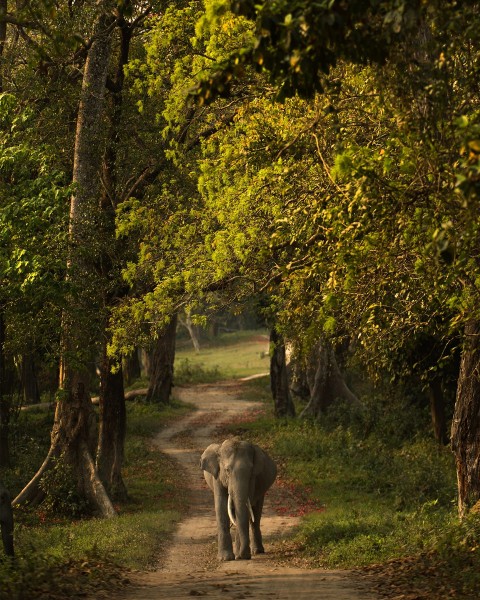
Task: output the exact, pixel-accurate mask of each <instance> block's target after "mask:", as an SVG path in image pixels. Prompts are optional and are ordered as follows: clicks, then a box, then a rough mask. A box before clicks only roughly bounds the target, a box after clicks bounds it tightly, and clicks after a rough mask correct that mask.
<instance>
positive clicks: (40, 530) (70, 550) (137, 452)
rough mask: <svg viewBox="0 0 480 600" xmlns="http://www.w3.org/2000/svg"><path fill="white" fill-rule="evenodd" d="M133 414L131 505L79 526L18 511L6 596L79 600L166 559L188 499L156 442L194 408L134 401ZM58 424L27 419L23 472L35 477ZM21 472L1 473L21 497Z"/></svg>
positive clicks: (3, 567)
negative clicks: (157, 435)
mask: <svg viewBox="0 0 480 600" xmlns="http://www.w3.org/2000/svg"><path fill="white" fill-rule="evenodd" d="M127 410H128V419H127V422H128V432H127V441H126V449H125V453H126V464H125V470H124V479H125V482H126V485H127V489H128V491H129V500H128V501H127V502H126V503H125V504H121V505H117V506H116V508H117V510H118V513H119V515H118V517H116V518H114V519H110V520H102V519H91V518H88V519H87V518H85V519H73V520H72V519H71V518H66V517H62V516H59V515H55V514H52V513H49V512H48V511H45V509H44V508H43V507H41V506H40V507H38V508H37V509H30V510H24V511H19V510H17V511H16V528H15V539H16V548H17V556H16V559H15V564H14V565H10V564H9V563H7V562H4V563H0V597H1V598H9V599H11V600H20V599H24V598H25V599H27V598H38V599H40V598H45V599H46V598H52V599H53V598H66V597H72V598H76V597H81V596H84V595H85V594H86V593H87V592H92V590H95V594H98V593H101V590H102V589H103V590H107V589H108V590H110V591H111V590H112V588H114V587H118V586H121V585H123V584H124V583H126V579H125V572H128V570H129V569H146V568H148V567H150V566H152V564H153V563H154V562H155V561H156V559H157V558H159V555H160V553H161V551H162V545H163V542H164V540H165V537H166V536H168V534H169V533H170V532H171V531H172V529H173V527H174V525H175V523H176V521H177V520H178V519H179V518H180V515H181V514H182V510H183V508H184V502H185V500H184V499H185V494H184V493H183V490H182V489H181V488H180V487H179V482H178V478H176V477H175V474H176V467H175V465H174V464H172V462H171V461H169V460H168V459H167V458H166V457H165V456H163V455H162V454H161V453H160V452H158V451H156V450H155V449H154V448H153V447H152V445H151V437H152V435H153V434H154V433H155V432H156V431H158V429H160V427H161V426H162V425H163V424H165V423H166V422H168V421H169V420H170V419H174V418H177V417H178V416H180V415H181V414H184V413H185V412H186V411H187V410H189V408H188V407H185V406H180V405H178V404H177V405H174V406H172V407H168V408H166V409H164V410H159V409H158V408H157V407H155V406H151V405H146V404H142V403H128V405H127ZM51 418H52V415H49V414H47V415H46V414H45V413H43V414H42V413H31V414H28V415H25V416H22V423H19V425H18V436H19V437H20V438H21V440H22V441H23V442H25V445H24V449H27V450H28V451H29V452H28V454H27V452H24V453H23V459H22V461H20V468H21V469H25V471H24V473H25V472H27V473H29V474H30V473H33V472H34V470H35V468H36V467H37V466H38V465H36V464H35V463H34V456H35V458H36V460H38V457H39V456H43V454H38V451H39V450H42V451H43V450H44V448H43V446H44V445H45V439H47V440H48V431H49V428H50V426H51ZM27 442H28V443H27ZM32 452H34V454H33V455H32ZM28 456H29V458H28ZM27 467H28V468H27ZM20 468H17V469H15V470H14V471H10V472H8V473H4V474H2V476H3V478H4V479H9V484H10V487H11V489H12V491H13V492H14V493H15V492H16V491H18V489H19V486H20V485H21V483H23V482H24V481H26V480H27V479H28V478H27V477H25V476H22V477H20V474H21V470H20Z"/></svg>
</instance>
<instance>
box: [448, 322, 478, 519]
mask: <svg viewBox="0 0 480 600" xmlns="http://www.w3.org/2000/svg"><path fill="white" fill-rule="evenodd" d="M464 337H465V339H464V347H463V350H462V357H461V361H460V374H459V377H458V385H457V398H456V402H455V410H454V414H453V420H452V433H451V443H452V449H453V452H454V454H455V462H456V467H457V483H458V512H459V515H460V517H463V516H465V515H466V514H467V513H468V511H469V510H470V509H471V508H472V507H473V506H474V505H475V504H478V503H480V322H478V321H475V320H473V321H470V322H469V323H467V325H466V326H465V336H464Z"/></svg>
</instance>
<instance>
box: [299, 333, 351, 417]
mask: <svg viewBox="0 0 480 600" xmlns="http://www.w3.org/2000/svg"><path fill="white" fill-rule="evenodd" d="M309 363H310V365H311V366H310V369H309V371H310V376H309V377H308V379H309V387H310V400H309V402H308V404H307V406H306V407H305V408H304V409H303V411H302V414H301V415H300V416H301V417H306V416H311V417H314V418H318V417H319V416H320V415H321V414H322V413H324V412H325V411H326V410H327V409H328V407H329V406H330V405H331V404H332V403H333V402H334V401H335V400H345V401H347V402H351V403H352V404H354V403H358V401H359V400H358V398H357V397H356V396H355V394H354V393H353V392H352V391H351V390H350V389H349V387H348V386H347V384H346V383H345V379H344V378H343V375H342V374H341V372H340V368H339V366H338V363H337V359H336V357H335V351H334V349H333V348H332V347H331V346H330V345H329V344H327V343H324V342H320V343H319V344H317V346H316V347H315V348H314V351H313V355H312V357H311V359H310V360H309Z"/></svg>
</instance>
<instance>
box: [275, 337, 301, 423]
mask: <svg viewBox="0 0 480 600" xmlns="http://www.w3.org/2000/svg"><path fill="white" fill-rule="evenodd" d="M270 347H271V356H270V388H271V390H272V396H273V403H274V407H275V416H276V417H294V416H295V406H294V404H293V400H292V397H291V395H290V389H289V386H288V375H287V361H286V355H285V343H284V341H283V338H282V337H281V336H280V335H279V334H278V333H277V332H276V330H275V328H273V329H272V330H271V331H270Z"/></svg>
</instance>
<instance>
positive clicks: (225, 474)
mask: <svg viewBox="0 0 480 600" xmlns="http://www.w3.org/2000/svg"><path fill="white" fill-rule="evenodd" d="M200 467H201V468H202V469H203V475H204V477H205V481H206V482H207V485H208V487H209V488H210V489H211V490H212V492H213V494H214V500H215V513H216V519H217V533H218V558H219V560H221V561H227V560H234V559H235V560H241V559H245V560H248V559H250V558H251V557H252V553H253V554H260V553H263V552H265V549H264V547H263V543H262V533H261V531H260V520H261V518H262V509H263V502H264V498H265V494H266V492H267V490H268V489H269V487H270V486H271V485H272V484H273V482H274V481H275V478H276V476H277V466H276V464H275V463H274V461H273V460H272V459H271V458H270V457H269V456H268V454H267V453H266V452H265V451H264V450H262V449H261V448H260V447H259V446H257V445H256V444H252V443H250V442H247V441H244V440H241V439H240V438H238V437H233V438H229V439H226V440H225V441H224V442H223V443H222V444H210V445H209V446H208V448H206V450H205V451H204V453H203V454H202V457H201V459H200ZM230 524H232V526H235V527H236V529H237V531H236V536H235V547H234V546H233V544H232V536H231V534H230ZM249 530H250V531H251V535H252V546H251V548H250V535H249Z"/></svg>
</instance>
